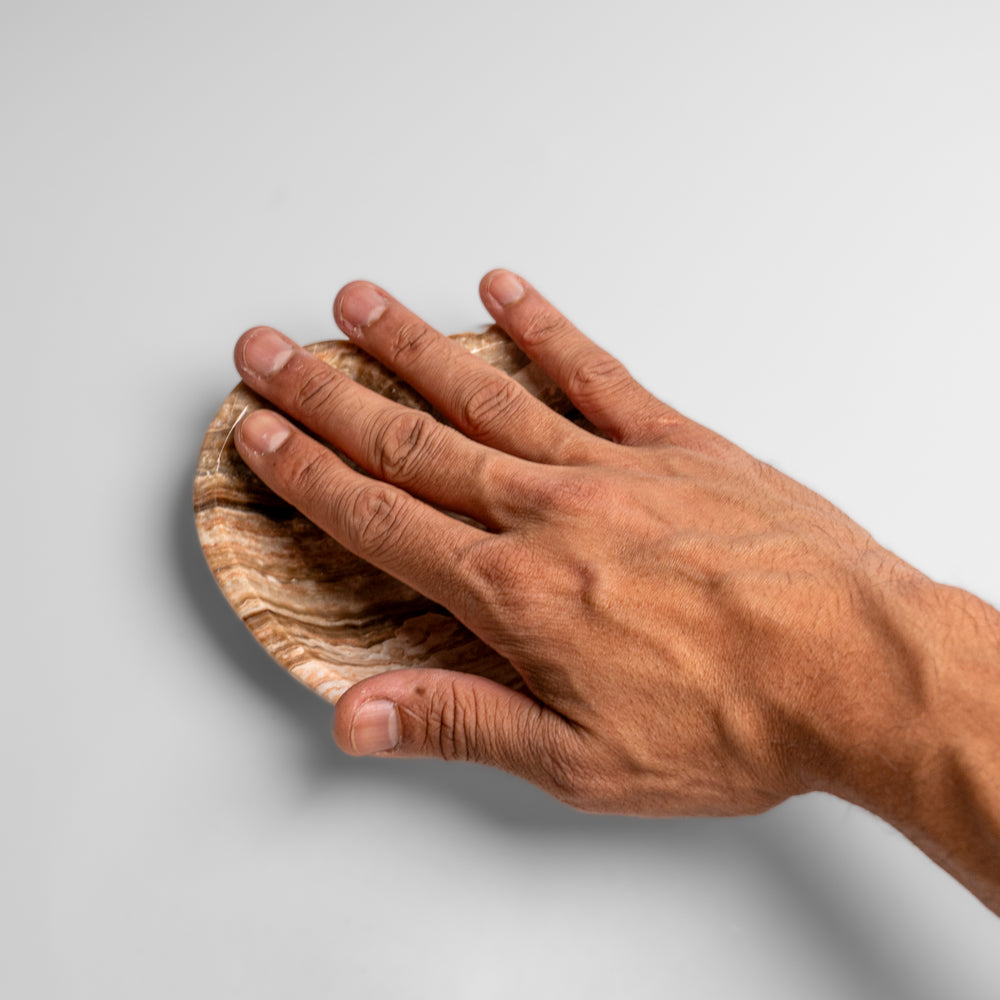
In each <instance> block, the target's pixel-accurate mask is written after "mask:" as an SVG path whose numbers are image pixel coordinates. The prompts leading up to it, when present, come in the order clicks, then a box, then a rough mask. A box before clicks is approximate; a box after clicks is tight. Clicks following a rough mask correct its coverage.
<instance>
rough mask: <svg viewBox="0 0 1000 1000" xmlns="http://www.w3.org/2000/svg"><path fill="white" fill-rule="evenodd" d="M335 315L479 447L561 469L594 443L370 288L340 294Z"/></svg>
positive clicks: (363, 284) (360, 284) (363, 285)
mask: <svg viewBox="0 0 1000 1000" xmlns="http://www.w3.org/2000/svg"><path fill="white" fill-rule="evenodd" d="M333 315H334V318H335V319H336V321H337V324H338V325H339V327H340V328H341V330H343V331H344V333H345V334H347V336H348V337H350V338H351V340H352V341H354V342H355V343H356V344H358V345H359V346H360V347H361V348H362V349H363V350H365V351H366V352H367V353H368V354H371V355H372V356H373V357H375V358H378V360H379V361H381V362H382V363H383V364H384V365H385V366H386V367H387V368H389V369H391V370H392V371H394V372H396V373H397V374H398V375H400V376H401V377H402V378H404V379H405V380H406V381H407V382H408V383H409V384H410V385H411V386H413V388H414V389H416V391H417V392H418V393H420V395H421V396H423V397H424V399H426V400H427V401H428V402H429V403H431V404H432V405H433V406H434V407H435V408H436V409H437V410H438V411H439V412H440V413H441V414H442V415H443V416H444V417H445V418H446V419H447V420H448V421H449V423H451V424H453V425H454V426H455V427H457V428H459V429H460V430H461V431H462V432H463V433H464V434H466V435H468V436H469V437H470V438H472V439H473V440H475V441H480V442H482V443H483V444H487V445H489V446H491V447H493V448H498V449H500V450H502V451H505V452H508V453H509V454H512V455H517V456H519V457H521V458H525V459H529V460H530V461H533V462H546V463H549V464H557V465H562V464H569V462H570V459H571V457H575V456H576V455H578V454H580V453H581V450H585V449H586V447H587V445H588V444H589V443H591V442H594V441H595V440H596V439H595V437H594V435H592V434H589V433H587V432H586V431H584V430H582V429H581V428H579V427H576V426H575V425H573V424H571V423H570V422H569V421H567V420H565V419H564V418H563V417H561V416H559V415H558V414H557V413H555V412H554V411H553V410H551V409H549V407H547V406H546V405H545V404H544V403H542V402H541V401H540V400H538V399H536V398H535V397H534V396H532V395H531V393H530V392H528V391H527V389H525V388H524V387H523V386H522V385H520V383H518V382H517V381H515V380H514V379H513V378H511V377H510V376H509V375H507V374H505V373H504V372H501V371H498V370H497V369H496V368H494V367H493V366H492V365H490V364H488V363H487V362H485V361H483V360H482V359H481V358H477V357H476V356H475V355H473V354H471V353H470V352H469V351H467V350H466V349H465V348H464V347H462V346H461V344H458V343H456V342H455V341H453V340H451V339H450V338H448V337H443V336H442V335H441V334H440V333H438V332H437V331H436V330H434V329H433V328H432V327H430V326H428V325H427V324H426V323H425V322H424V321H423V320H421V319H420V318H419V317H417V316H415V315H414V314H413V313H412V312H410V311H409V310H408V309H406V308H405V307H404V306H402V305H401V304H400V303H399V302H397V301H396V300H395V299H393V298H392V297H391V296H390V295H388V294H387V293H386V292H384V291H383V290H382V289H380V288H378V287H376V286H375V285H373V284H371V283H370V282H367V281H355V282H352V283H351V284H349V285H346V286H345V287H344V288H342V289H341V291H340V293H339V294H338V295H337V298H336V299H335V301H334V304H333Z"/></svg>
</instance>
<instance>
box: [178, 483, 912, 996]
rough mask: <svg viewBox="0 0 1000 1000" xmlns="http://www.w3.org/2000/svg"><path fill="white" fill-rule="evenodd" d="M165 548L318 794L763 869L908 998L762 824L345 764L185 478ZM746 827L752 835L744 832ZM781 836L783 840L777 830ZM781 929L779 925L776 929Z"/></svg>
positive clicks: (504, 781) (889, 992)
mask: <svg viewBox="0 0 1000 1000" xmlns="http://www.w3.org/2000/svg"><path fill="white" fill-rule="evenodd" d="M171 522H172V523H171V525H170V540H171V542H172V544H171V545H170V546H169V550H170V552H171V554H172V559H173V570H174V572H175V573H176V575H177V579H178V582H179V584H180V586H181V587H182V589H183V590H184V592H185V594H186V595H187V597H188V599H189V603H190V606H191V610H192V613H193V617H194V618H195V620H196V621H197V622H198V624H199V625H200V626H201V630H202V632H203V634H204V635H205V636H206V637H207V639H208V640H209V642H210V643H211V645H212V647H213V649H214V651H215V653H216V656H217V659H218V661H219V663H220V664H222V665H223V666H224V667H225V668H226V669H228V670H229V671H230V672H231V673H232V675H233V676H234V677H236V678H238V680H239V681H240V683H242V684H246V685H249V686H251V687H252V688H253V689H255V690H256V691H257V692H258V693H259V694H260V695H261V696H262V697H264V698H266V699H267V700H268V701H269V702H270V703H271V704H274V705H277V706H279V707H280V709H281V710H282V713H283V714H284V715H285V716H287V718H288V719H289V721H290V723H291V726H292V728H293V729H294V731H295V732H296V734H298V738H300V739H301V741H302V746H303V749H304V756H303V761H302V773H303V775H304V777H305V782H306V785H307V787H309V788H311V789H313V790H314V791H316V792H320V791H324V790H326V789H337V788H341V789H342V788H343V787H344V786H345V784H354V783H364V784H367V785H377V786H380V787H381V788H383V789H384V790H385V792H386V794H388V795H393V794H395V793H397V792H401V791H404V790H405V792H406V794H409V795H412V794H414V793H416V794H417V795H419V796H421V797H423V798H427V799H429V800H431V801H434V800H437V801H439V802H442V803H445V802H447V803H448V805H449V806H450V807H457V808H458V809H459V810H469V811H471V812H473V813H475V814H477V815H478V816H479V817H480V818H481V819H485V820H487V821H488V822H490V823H491V824H495V825H499V826H502V827H505V828H507V829H509V830H510V831H511V832H512V833H514V832H519V833H526V834H528V835H529V836H531V837H542V838H548V837H551V836H558V837H559V838H561V839H563V840H565V839H567V838H568V839H569V840H572V841H573V842H574V843H576V844H578V845H584V846H587V847H590V848H593V849H594V851H595V853H596V854H597V855H598V856H601V855H603V854H604V853H605V852H608V851H612V852H620V851H621V850H622V849H623V848H625V849H628V850H634V851H637V852H638V853H639V854H640V855H641V856H642V857H644V858H647V859H650V862H651V863H654V864H655V859H656V858H657V857H670V856H673V857H674V859H676V857H677V855H678V854H680V855H681V856H684V857H686V858H688V859H689V860H690V861H691V862H693V863H694V864H696V865H702V864H704V865H706V866H711V865H712V864H713V857H717V855H718V852H720V851H722V852H726V853H730V852H738V853H739V854H741V855H746V858H745V862H746V863H748V864H754V865H763V866H764V867H766V868H767V869H769V871H770V873H771V875H772V877H773V884H774V890H775V896H774V898H773V899H772V900H771V903H772V904H773V905H776V906H777V910H778V912H779V913H780V911H782V910H785V911H788V910H791V911H794V912H795V913H801V914H805V915H806V916H807V917H808V919H809V920H811V921H812V922H814V923H815V924H816V925H817V926H818V928H819V929H820V930H821V933H822V934H823V935H824V936H825V938H826V940H827V942H828V947H829V950H830V951H831V952H835V953H836V955H837V957H838V958H839V959H840V960H842V961H849V962H851V963H854V964H855V965H856V966H858V967H859V972H860V978H861V979H862V980H864V981H866V982H869V983H875V984H877V985H878V987H879V991H880V995H881V996H884V997H886V998H889V1000H892V998H896V997H900V998H901V997H903V996H909V997H912V996H914V994H913V981H912V978H911V977H908V976H902V975H896V974H895V971H896V970H892V969H889V968H887V967H886V965H885V963H884V962H882V961H880V960H879V956H878V954H877V951H873V949H872V947H871V946H870V945H869V944H868V943H867V942H866V940H865V939H864V937H863V936H862V935H861V934H860V933H859V932H858V929H857V926H858V920H859V917H861V916H863V911H864V900H863V898H862V896H861V895H859V897H858V900H857V905H856V906H855V905H850V906H845V904H844V895H843V893H842V892H837V893H833V892H831V890H830V887H828V886H826V885H824V884H823V880H822V878H817V877H814V876H807V875H806V874H805V873H804V871H803V868H802V866H801V865H800V864H799V863H797V862H796V860H795V859H794V858H792V857H789V856H788V854H786V853H785V852H784V851H783V850H782V841H783V837H782V835H781V831H780V829H779V828H776V827H774V826H773V824H772V823H765V824H763V825H759V826H758V825H756V824H757V823H759V821H760V818H753V819H749V820H741V821H735V822H734V821H729V820H725V819H721V820H720V819H683V820H650V819H637V818H634V817H626V816H594V815H587V814H583V813H579V812H576V811H574V810H572V809H570V808H569V807H567V806H564V805H563V804H562V803H559V802H557V801H556V800H554V799H551V798H549V797H548V796H547V795H545V794H544V793H543V792H541V791H540V790H539V789H537V788H535V787H533V786H531V785H529V784H528V783H527V782H524V781H522V780H520V779H517V778H515V777H513V776H511V775H507V774H503V773H501V772H498V771H494V770H492V769H490V768H487V767H483V766H478V765H472V764H448V763H444V762H442V761H438V760H404V761H392V760H382V759H366V758H353V757H348V756H347V755H344V754H342V753H341V752H340V751H339V750H338V749H337V747H336V744H334V742H333V740H332V738H331V737H330V734H329V723H330V707H329V705H327V704H326V703H325V702H323V701H322V700H321V699H319V698H317V697H316V696H315V695H314V694H313V693H311V692H310V691H308V690H306V689H305V688H304V687H302V686H301V685H300V684H299V683H298V682H297V681H295V680H294V679H293V678H292V677H290V676H289V675H288V674H286V673H285V671H284V670H283V669H282V668H281V667H280V666H279V665H278V664H277V663H276V662H275V661H274V660H273V659H272V658H271V657H270V656H269V655H268V653H267V652H266V651H265V650H264V649H263V647H262V646H260V644H259V643H258V642H257V640H256V639H255V638H254V637H253V636H252V635H251V633H250V632H249V630H248V629H247V628H246V627H245V626H244V624H243V622H242V621H241V620H240V618H239V617H238V615H237V614H236V613H235V611H234V610H233V609H232V607H230V605H229V602H228V601H227V600H226V599H225V597H224V596H223V594H222V592H221V591H220V589H219V587H218V586H217V584H216V582H215V579H214V577H213V576H212V573H211V571H210V570H209V568H208V565H207V563H206V561H205V558H204V556H203V554H202V550H201V545H200V543H199V541H198V536H197V532H196V530H195V525H194V517H193V513H192V506H191V479H190V475H189V474H187V470H185V475H184V476H183V477H181V478H180V480H179V481H178V483H177V488H176V496H175V498H174V502H173V504H172V506H171ZM747 823H752V824H754V826H753V827H752V829H750V828H748V827H747V825H746V824H747ZM785 834H786V835H787V831H785ZM782 919H788V915H787V912H786V915H785V917H784V918H781V917H780V916H779V917H776V920H777V922H778V923H781V922H782Z"/></svg>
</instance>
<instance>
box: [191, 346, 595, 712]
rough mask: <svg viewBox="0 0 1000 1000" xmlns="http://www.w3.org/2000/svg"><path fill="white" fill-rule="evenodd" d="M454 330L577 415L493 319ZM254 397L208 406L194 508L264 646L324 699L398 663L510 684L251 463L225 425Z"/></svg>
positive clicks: (377, 384)
mask: <svg viewBox="0 0 1000 1000" xmlns="http://www.w3.org/2000/svg"><path fill="white" fill-rule="evenodd" d="M454 339H455V340H457V341H458V342H459V343H460V344H461V345H462V346H463V347H465V348H466V349H467V350H469V351H471V352H472V353H474V354H477V355H479V356H480V357H482V358H484V359H485V360H486V361H488V362H489V363H490V364H492V365H493V366H494V367H496V368H498V369H500V370H502V371H504V372H506V373H507V374H508V375H510V376H511V377H512V378H514V379H516V380H517V381H518V382H520V383H521V384H522V385H524V386H525V388H527V389H528V390H529V391H530V392H532V393H533V394H534V395H536V396H538V397H539V398H540V399H542V400H543V401H544V402H545V403H547V404H548V405H549V406H551V407H553V408H554V409H556V410H558V411H559V412H561V413H564V414H565V415H566V416H567V417H569V418H570V419H571V420H574V421H575V422H580V423H582V419H581V418H580V415H579V414H578V413H577V412H576V411H574V410H572V408H571V406H570V404H569V402H568V401H567V400H566V398H565V396H563V394H562V393H561V392H560V390H559V389H558V388H557V387H556V386H555V384H554V383H553V382H552V381H551V380H550V379H549V378H548V377H547V376H546V375H545V374H544V373H543V372H542V371H541V369H539V368H538V367H537V366H536V365H535V364H533V363H532V362H530V361H529V360H528V359H527V358H526V357H525V355H524V354H523V353H521V351H520V350H519V349H518V348H517V347H516V346H515V345H514V344H513V342H512V341H511V340H510V339H509V338H508V337H507V336H506V335H505V334H504V333H503V332H501V331H500V330H499V329H497V328H496V327H491V328H489V329H488V330H486V331H485V332H483V333H465V334H458V335H457V336H456V337H455V338H454ZM307 349H308V350H310V351H312V352H313V353H314V354H316V355H317V356H318V357H320V358H322V359H323V360H324V361H326V362H327V363H328V364H331V365H333V366H334V367H335V368H338V369H339V370H340V371H342V372H344V373H345V374H347V375H349V376H350V377H351V378H353V379H354V380H355V381H357V382H359V383H360V384H362V385H364V386H367V387H368V388H369V389H372V390H373V391H375V392H378V393H381V394H382V395H383V396H386V397H388V398H389V399H392V400H395V401H396V402H399V403H401V404H403V405H405V406H412V407H415V408H417V409H422V410H427V411H430V412H433V411H431V410H430V407H429V406H428V405H427V403H426V402H425V401H424V400H423V399H422V398H421V397H420V396H418V395H417V394H416V393H415V392H414V391H413V389H411V388H410V387H409V386H408V385H406V384H405V383H404V382H402V381H401V380H400V379H398V378H397V377H396V376H395V375H393V374H392V373H391V372H390V371H388V370H387V369H386V368H384V367H383V366H382V365H380V364H378V363H377V362H376V361H373V360H372V359H371V358H370V357H368V356H367V355H366V354H364V353H363V352H361V351H359V350H358V349H357V348H356V347H354V346H353V345H351V344H349V343H347V342H346V341H326V342H323V343H319V344H312V345H310V346H309V347H308V348H307ZM261 405H263V401H262V400H261V399H260V397H258V396H257V395H256V394H255V393H253V392H251V391H250V390H249V389H248V388H247V387H246V386H245V385H244V384H243V383H240V384H239V385H238V386H237V387H236V388H235V389H234V390H233V391H232V392H231V393H230V394H229V396H227V397H226V400H225V402H224V403H223V404H222V407H221V408H220V409H219V412H218V413H217V414H216V415H215V418H214V419H213V421H212V423H211V426H210V427H209V429H208V432H207V434H206V435H205V440H204V442H203V444H202V447H201V453H200V455H199V458H198V467H197V472H196V474H195V481H194V516H195V525H196V528H197V531H198V538H199V539H200V541H201V546H202V549H203V550H204V553H205V558H206V560H207V562H208V565H209V567H210V569H211V570H212V573H213V574H214V576H215V579H216V581H217V582H218V584H219V587H220V588H221V589H222V592H223V594H224V595H225V596H226V598H227V600H228V601H229V603H230V604H231V605H232V606H233V608H234V609H235V610H236V613H237V614H238V615H239V616H240V618H241V619H242V620H243V622H244V623H245V624H246V625H247V627H248V628H249V629H250V631H251V632H252V633H253V635H254V636H255V637H256V639H257V640H258V642H260V644H261V645H262V646H263V647H264V648H265V649H266V650H267V652H268V653H270V655H271V656H272V657H273V658H274V659H275V660H276V661H277V662H278V664H280V665H281V666H282V667H284V668H285V670H287V671H288V672H289V673H290V674H292V676H293V677H295V678H296V679H297V680H299V681H301V682H302V683H303V684H305V685H306V687H308V688H310V689H311V690H313V691H315V692H316V694H318V695H319V696H320V697H322V698H324V699H326V700H327V701H329V702H331V703H335V702H336V701H337V699H338V698H339V697H340V695H341V694H343V692H344V691H346V690H347V688H348V687H350V686H351V685H352V684H354V683H356V682H357V681H360V680H363V679H364V678H366V677H370V676H372V675H374V674H378V673H382V672H384V671H386V670H399V669H402V668H405V667H437V668H444V669H448V670H464V671H469V672H474V673H479V674H483V675H485V676H488V677H491V678H493V679H495V680H498V681H501V682H502V683H507V684H511V685H514V686H517V684H518V677H517V675H516V673H515V672H514V670H513V668H512V667H511V666H510V664H509V663H508V662H507V661H506V660H505V659H504V658H503V657H501V656H500V655H499V654H497V653H495V652H494V651H493V650H492V649H490V648H489V647H488V646H486V645H485V644H484V643H482V642H480V641H479V639H477V638H476V637H475V636H474V635H473V634H472V633H471V632H470V631H469V630H468V629H466V628H465V627H464V626H463V625H462V624H461V623H460V622H458V621H457V620H456V619H455V618H454V617H453V616H452V615H451V614H449V613H448V611H446V610H445V609H444V608H442V607H441V606H440V605H437V604H434V603H433V602H431V601H429V600H427V599H426V598H425V597H423V596H422V595H420V594H418V593H417V592H416V591H414V590H412V589H411V588H410V587H407V586H405V585H404V584H402V583H400V582H399V581H398V580H396V579H394V578H393V577H391V576H389V575H387V574H386V573H383V572H381V571H380V570H378V569H376V568H375V567H373V566H371V565H370V564H368V563H366V562H364V561H363V560H361V559H359V558H358V557H357V556H355V555H353V554H351V553H350V552H348V551H347V550H346V549H344V548H343V547H342V546H340V545H338V544H337V543H336V542H335V541H334V540H333V539H332V538H330V537H329V536H328V535H326V534H324V533H323V532H322V531H320V529H319V528H317V527H316V526H315V525H314V524H313V523H312V522H311V521H309V520H308V519H307V518H305V517H304V516H302V515H301V514H299V513H298V511H296V510H295V509H294V508H293V507H291V506H289V505H288V504H287V503H285V501H283V500H282V499H281V498H280V497H278V496H276V495H275V494H274V493H272V492H271V490H269V489H268V488H267V487H266V486H265V485H264V484H263V483H262V482H261V481H260V480H259V479H258V478H257V477H256V476H255V475H254V474H253V473H252V472H251V471H250V469H249V468H248V467H247V466H246V464H245V463H244V462H243V460H242V459H241V458H240V456H239V453H238V452H237V451H236V448H235V446H234V445H233V430H234V428H235V426H236V424H237V422H238V421H239V420H240V419H241V418H242V417H244V416H245V415H246V414H247V413H249V412H251V411H252V410H254V409H256V408H257V407H259V406H261ZM434 415H435V416H438V415H437V414H434ZM439 419H440V417H439Z"/></svg>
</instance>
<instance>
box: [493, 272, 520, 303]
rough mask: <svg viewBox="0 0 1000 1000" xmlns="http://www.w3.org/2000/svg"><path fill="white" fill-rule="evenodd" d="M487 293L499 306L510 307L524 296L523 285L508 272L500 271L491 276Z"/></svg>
mask: <svg viewBox="0 0 1000 1000" xmlns="http://www.w3.org/2000/svg"><path fill="white" fill-rule="evenodd" d="M488 291H489V293H490V295H492V296H493V298H495V299H496V300H497V302H499V303H500V305H502V306H512V305H513V304H514V303H515V302H517V301H519V300H520V299H521V297H522V296H523V295H524V285H522V284H521V282H520V281H519V280H518V279H517V278H516V277H515V276H514V275H513V274H511V273H510V271H501V272H500V273H499V274H495V275H494V276H493V280H492V281H490V287H489V289H488Z"/></svg>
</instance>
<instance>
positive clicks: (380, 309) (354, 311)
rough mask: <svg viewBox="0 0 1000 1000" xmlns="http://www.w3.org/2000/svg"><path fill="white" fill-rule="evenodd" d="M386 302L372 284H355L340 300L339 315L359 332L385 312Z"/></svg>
mask: <svg viewBox="0 0 1000 1000" xmlns="http://www.w3.org/2000/svg"><path fill="white" fill-rule="evenodd" d="M387 305H388V303H387V302H386V300H385V297H384V296H383V295H382V294H380V293H379V292H378V291H377V290H376V289H375V288H374V287H373V286H372V285H367V284H360V285H355V286H354V287H353V288H352V289H351V290H350V291H349V292H348V293H347V294H346V295H345V296H344V297H343V298H342V299H341V301H340V315H341V317H342V318H343V320H344V322H345V323H346V324H347V325H348V326H349V327H351V328H352V329H353V331H354V332H356V333H357V332H360V331H361V330H363V329H364V328H365V327H366V326H368V325H370V324H371V323H374V322H375V320H377V319H378V318H379V316H381V315H382V313H384V312H385V307H386V306H387Z"/></svg>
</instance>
